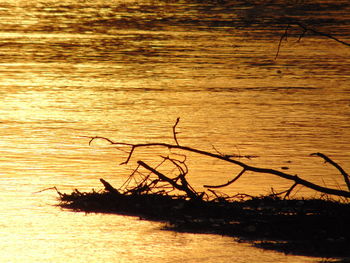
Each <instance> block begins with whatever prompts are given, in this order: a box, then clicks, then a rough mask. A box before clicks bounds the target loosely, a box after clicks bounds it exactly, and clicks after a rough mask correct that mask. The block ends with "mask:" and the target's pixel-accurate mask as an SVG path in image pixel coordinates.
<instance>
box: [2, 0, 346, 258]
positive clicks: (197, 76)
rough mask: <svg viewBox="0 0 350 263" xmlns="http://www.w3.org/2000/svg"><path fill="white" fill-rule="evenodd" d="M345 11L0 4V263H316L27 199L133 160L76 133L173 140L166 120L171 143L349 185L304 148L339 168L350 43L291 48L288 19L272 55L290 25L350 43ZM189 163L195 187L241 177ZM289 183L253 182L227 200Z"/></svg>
mask: <svg viewBox="0 0 350 263" xmlns="http://www.w3.org/2000/svg"><path fill="white" fill-rule="evenodd" d="M349 11H350V5H349V3H348V1H306V0H305V1H120V0H119V1H78V0H74V1H73V0H67V1H53V0H51V1H45V2H43V1H39V0H33V1H9V0H8V1H2V2H1V3H0V15H1V18H2V19H1V20H0V94H1V104H0V125H1V129H0V135H1V137H0V138H1V139H0V146H1V147H0V151H1V158H0V164H1V166H0V167H1V170H0V174H1V177H2V179H3V180H2V184H1V190H2V199H3V202H2V204H3V206H2V208H1V211H2V212H1V213H0V225H1V226H2V240H1V249H2V251H3V253H2V254H3V255H2V256H1V257H2V261H3V262H40V261H44V260H45V261H48V262H100V261H106V260H107V261H108V262H111V260H112V262H124V261H125V262H126V261H127V262H141V261H142V262H145V261H146V262H147V261H150V260H152V261H158V262H179V261H181V262H199V261H201V262H214V261H215V262H232V261H235V262H257V261H259V262H271V260H273V261H277V262H315V261H316V260H317V259H313V258H305V257H294V256H286V255H283V254H279V253H275V252H266V251H262V250H258V249H254V248H251V247H249V246H247V245H242V244H239V243H236V242H235V241H234V240H233V239H230V238H223V237H217V236H211V235H192V234H176V233H172V232H165V231H161V230H159V227H160V226H159V225H158V224H154V223H150V222H143V221H139V220H138V219H134V218H127V217H120V216H111V215H108V216H107V215H83V214H74V213H70V212H67V211H61V210H60V209H58V208H57V207H53V206H52V204H55V203H56V200H55V198H56V194H55V193H54V192H50V191H45V192H41V193H39V194H32V193H33V192H36V191H39V190H42V189H45V188H48V187H52V186H57V187H58V188H59V189H60V190H62V191H70V190H71V189H74V188H79V189H82V190H88V189H91V188H95V189H101V186H100V185H99V182H98V179H99V178H101V177H103V178H105V179H106V180H108V181H110V182H111V183H113V184H115V185H116V186H117V185H120V184H121V183H122V182H123V180H124V179H125V178H126V176H127V175H128V174H129V173H130V170H131V169H132V168H133V166H132V164H131V165H130V166H127V167H121V166H118V163H120V162H121V161H122V160H124V158H125V155H124V154H123V153H122V152H118V151H116V150H115V149H111V148H110V147H108V146H107V145H95V146H89V145H88V139H87V138H85V137H82V136H95V135H99V136H107V137H110V138H111V139H114V140H118V141H123V142H154V141H162V142H173V139H172V131H171V127H172V126H173V125H174V123H175V120H176V118H177V117H181V120H180V123H179V126H178V130H179V132H180V133H179V135H178V137H179V142H180V143H181V144H182V145H187V146H193V147H197V148H200V149H204V150H209V151H213V150H214V147H215V149H217V150H218V151H220V152H222V153H225V154H241V155H258V156H259V158H255V159H253V160H247V162H248V163H249V164H252V165H258V166H264V167H269V168H276V169H279V168H281V167H282V166H283V167H284V166H288V167H289V168H290V169H289V170H288V171H289V172H290V173H291V174H299V175H300V176H302V177H304V178H305V179H308V180H311V181H313V182H315V183H319V184H321V185H326V186H329V187H336V188H342V187H344V183H343V182H342V180H341V177H340V176H339V174H338V172H337V171H336V170H335V169H333V168H332V167H330V166H327V165H324V164H323V162H322V160H320V159H317V158H311V157H309V154H310V153H312V152H323V153H325V154H327V155H329V156H330V157H332V158H333V159H334V160H336V161H337V162H339V164H341V165H342V166H343V167H344V168H345V169H346V170H348V171H349V170H350V163H349V150H350V144H349V139H350V129H349V126H350V74H349V72H350V59H349V55H350V48H349V47H348V46H346V45H343V44H341V43H339V42H337V41H334V40H332V39H329V38H327V37H325V36H320V35H317V34H315V33H314V32H312V31H308V32H306V34H305V35H304V36H303V37H302V38H301V39H300V41H298V39H299V37H300V35H301V34H302V32H303V30H302V29H301V28H300V27H299V26H297V25H295V24H294V25H291V27H290V29H289V30H288V37H287V39H284V40H283V41H282V42H281V46H280V51H279V54H278V57H277V59H275V56H276V52H277V50H278V45H279V41H280V38H281V36H282V35H283V33H284V32H285V29H286V26H287V24H288V23H290V22H295V21H299V22H301V23H302V24H303V25H306V26H307V27H309V28H312V29H314V30H316V31H319V32H323V33H327V34H332V36H334V37H336V38H337V39H339V40H342V41H345V42H347V43H349V42H350V37H349V36H350V27H349V24H350V15H349V14H350V12H349ZM140 156H141V157H143V158H149V153H140ZM189 164H190V165H191V167H190V169H191V174H190V180H191V181H192V183H193V184H194V185H195V186H197V187H200V186H201V185H203V184H208V183H215V184H216V183H221V182H226V181H227V179H228V178H231V177H232V173H233V174H235V173H236V172H237V171H236V168H235V167H228V166H225V165H223V164H221V163H219V162H215V161H212V160H207V159H198V158H195V159H189ZM289 186H290V183H289V182H286V181H282V180H279V179H277V178H275V177H270V176H261V175H259V176H257V175H249V176H247V177H246V178H242V180H241V182H238V183H237V184H235V185H234V186H232V187H231V188H229V189H227V191H229V192H231V193H236V192H244V193H255V194H264V193H266V192H268V191H269V189H270V188H271V187H274V188H276V189H279V188H280V189H284V188H285V187H289ZM298 191H299V194H303V195H314V193H313V192H310V191H308V190H306V189H298ZM19 249H20V250H19ZM18 251H20V252H18ZM155 251H157V253H155ZM218 251H219V252H218Z"/></svg>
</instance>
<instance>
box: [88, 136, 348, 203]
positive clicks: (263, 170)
mask: <svg viewBox="0 0 350 263" xmlns="http://www.w3.org/2000/svg"><path fill="white" fill-rule="evenodd" d="M94 138H99V139H105V138H103V137H93V139H94ZM107 141H109V142H110V143H112V144H114V145H128V146H131V151H130V152H129V155H128V157H127V159H126V161H125V162H123V163H122V164H126V163H128V162H129V160H130V159H131V156H132V154H133V152H134V150H135V149H137V148H142V147H165V148H168V149H178V150H183V151H188V152H193V153H197V154H200V155H204V156H209V157H213V158H216V159H220V160H223V161H226V162H229V163H232V164H235V165H238V166H240V167H242V168H243V169H244V170H245V171H251V172H255V173H265V174H272V175H276V176H278V177H281V178H284V179H287V180H291V181H293V182H294V183H297V184H300V185H303V186H305V187H308V188H310V189H313V190H315V191H319V192H322V193H326V194H331V195H337V196H343V197H350V191H344V190H338V189H332V188H328V187H323V186H320V185H317V184H314V183H312V182H309V181H307V180H304V179H302V178H300V177H298V176H297V175H291V174H288V173H284V172H281V171H278V170H274V169H268V168H260V167H254V166H250V165H247V164H245V163H243V162H241V161H238V160H235V159H230V158H228V157H225V156H221V155H219V154H215V153H211V152H207V151H203V150H198V149H195V148H191V147H187V146H180V145H174V144H168V143H141V144H129V143H120V142H113V141H111V140H109V139H108V140H107Z"/></svg>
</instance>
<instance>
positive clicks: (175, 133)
mask: <svg viewBox="0 0 350 263" xmlns="http://www.w3.org/2000/svg"><path fill="white" fill-rule="evenodd" d="M179 121H180V117H178V118H177V119H176V122H175V124H174V126H173V135H174V140H175V142H176V145H179V142H178V141H177V137H176V135H177V134H178V132H176V126H177V125H178V123H179Z"/></svg>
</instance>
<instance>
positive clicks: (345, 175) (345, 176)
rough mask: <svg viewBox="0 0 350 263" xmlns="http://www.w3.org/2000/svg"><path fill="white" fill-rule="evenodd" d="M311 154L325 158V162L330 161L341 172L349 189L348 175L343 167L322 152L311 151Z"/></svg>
mask: <svg viewBox="0 0 350 263" xmlns="http://www.w3.org/2000/svg"><path fill="white" fill-rule="evenodd" d="M310 155H311V156H319V157H321V158H323V159H324V160H325V162H326V163H330V164H331V165H333V166H334V167H335V168H336V169H338V171H339V172H340V173H341V174H342V176H343V178H344V181H345V183H346V186H347V187H348V190H349V191H350V180H349V175H348V173H347V172H345V171H344V169H343V168H342V167H341V166H340V165H339V164H337V163H336V162H334V161H333V160H332V159H331V158H329V157H328V156H327V155H325V154H323V153H312V154H310Z"/></svg>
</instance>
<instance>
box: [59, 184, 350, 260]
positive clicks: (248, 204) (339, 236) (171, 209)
mask: <svg viewBox="0 0 350 263" xmlns="http://www.w3.org/2000/svg"><path fill="white" fill-rule="evenodd" d="M105 186H106V185H105ZM113 189H114V188H110V189H109V190H107V189H106V190H103V191H100V192H96V191H94V190H93V191H91V192H80V191H78V190H75V191H73V192H72V193H71V194H65V193H60V192H59V191H57V192H58V194H59V201H60V203H59V206H60V207H62V208H67V209H70V210H73V211H77V212H85V213H113V214H122V215H129V216H137V217H139V218H140V219H144V220H151V221H160V222H163V223H164V227H163V229H164V230H173V231H178V232H191V233H210V234H219V235H225V236H231V237H235V238H238V240H239V241H241V242H248V243H250V244H252V245H253V246H256V247H259V248H262V249H269V250H276V251H280V252H283V253H286V254H295V255H304V256H311V257H324V258H334V259H341V260H349V259H350V250H349V247H350V225H349V222H350V204H349V203H341V202H338V201H332V200H326V199H325V200H323V199H288V200H283V199H281V198H279V197H277V196H261V197H250V198H249V199H247V200H233V201H232V200H231V201H228V200H225V199H222V200H216V201H203V200H190V199H188V198H187V197H186V196H175V195H173V196H172V195H161V194H150V193H149V194H142V193H141V194H137V193H132V194H130V193H125V194H121V193H119V192H118V191H116V189H114V190H115V191H113ZM341 262H346V261H341Z"/></svg>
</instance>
